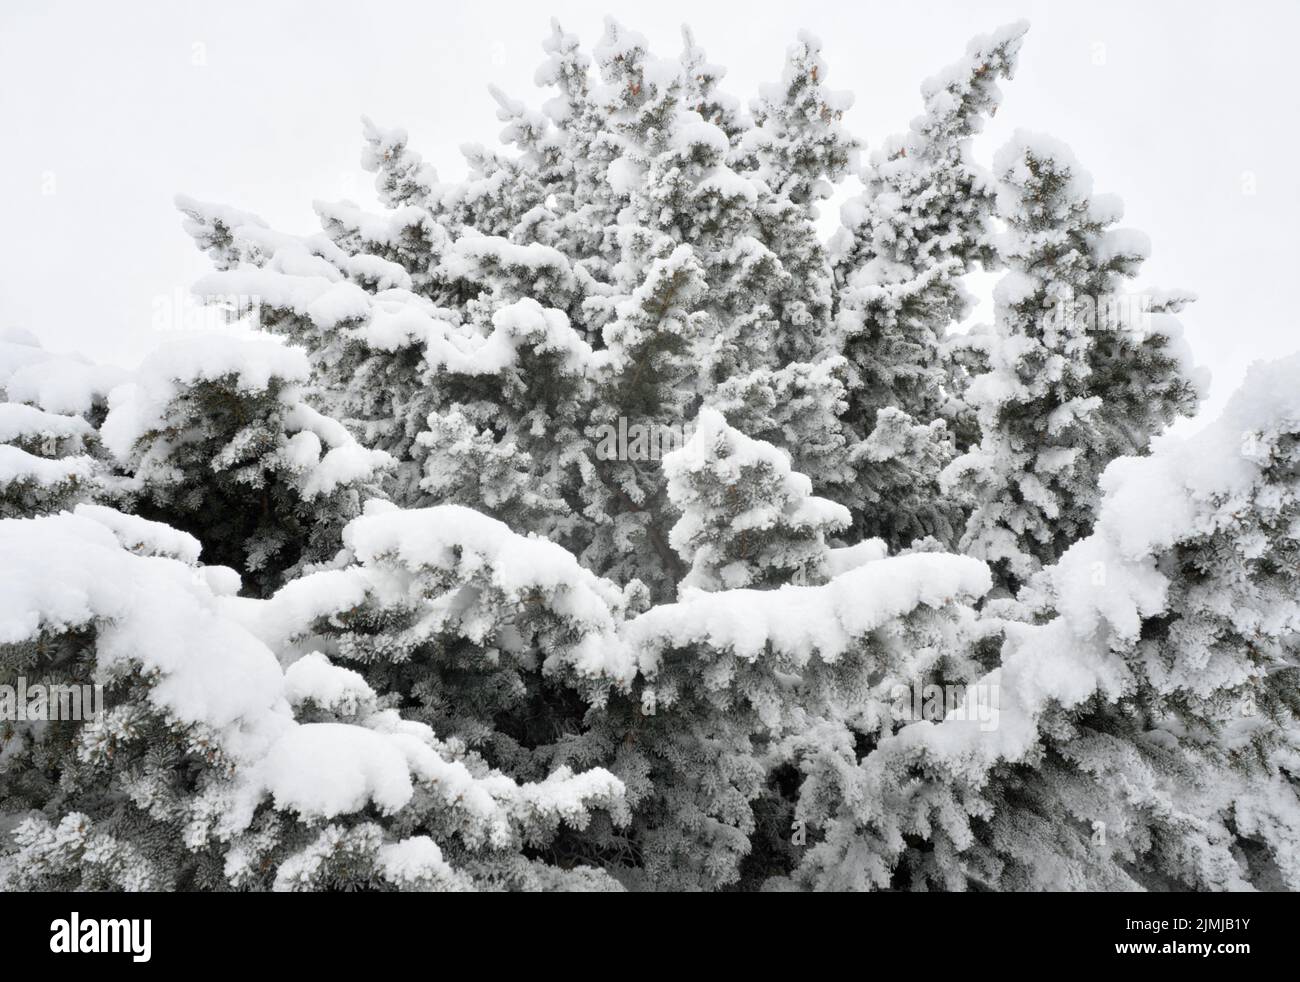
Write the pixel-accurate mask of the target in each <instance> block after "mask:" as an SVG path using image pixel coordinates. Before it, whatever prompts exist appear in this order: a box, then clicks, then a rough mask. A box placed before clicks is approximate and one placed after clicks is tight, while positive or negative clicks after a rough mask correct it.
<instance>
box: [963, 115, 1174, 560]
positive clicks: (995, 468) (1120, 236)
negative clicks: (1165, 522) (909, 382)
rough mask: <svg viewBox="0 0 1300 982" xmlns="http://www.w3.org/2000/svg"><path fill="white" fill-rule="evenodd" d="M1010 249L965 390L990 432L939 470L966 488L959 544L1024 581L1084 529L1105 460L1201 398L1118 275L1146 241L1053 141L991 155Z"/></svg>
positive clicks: (1158, 299)
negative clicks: (992, 325) (979, 358)
mask: <svg viewBox="0 0 1300 982" xmlns="http://www.w3.org/2000/svg"><path fill="white" fill-rule="evenodd" d="M995 169H996V171H997V176H998V179H999V181H1000V182H1001V183H1000V185H999V188H1000V190H999V193H998V213H999V217H1001V218H1002V220H1003V221H1005V222H1006V224H1007V233H1006V235H1005V237H1004V239H1003V241H1002V242H1001V244H1000V246H1001V252H1002V254H1003V256H1004V258H1005V261H1006V262H1007V264H1008V265H1009V266H1010V270H1009V272H1008V273H1007V274H1006V275H1005V276H1004V277H1003V279H1002V280H1001V281H1000V282H999V284H998V287H997V290H996V292H995V297H994V299H995V304H996V319H997V329H996V334H995V336H994V337H993V338H992V339H991V342H990V346H989V370H988V371H987V372H985V373H984V374H982V375H980V376H978V377H977V378H976V379H975V380H974V381H973V382H972V383H971V388H970V393H969V396H970V399H971V402H972V403H973V404H974V405H975V406H976V407H977V408H978V412H979V423H980V431H981V438H980V443H979V445H978V446H977V447H975V448H972V449H971V450H970V451H969V452H968V453H966V454H965V455H963V456H962V457H961V458H960V459H958V460H956V461H955V462H953V464H952V465H950V467H949V468H948V469H947V470H946V471H945V473H944V475H943V479H944V486H945V488H947V489H949V490H951V491H954V492H963V491H964V492H966V493H969V494H970V495H971V498H972V500H973V504H974V512H973V513H972V514H971V516H970V519H969V520H968V522H967V525H966V529H965V533H964V534H963V536H962V541H961V548H962V549H963V550H964V551H966V552H968V553H969V554H971V555H974V556H978V557H980V558H981V559H986V560H988V561H989V562H990V563H992V564H994V565H995V567H996V568H997V569H998V571H999V573H1000V574H1001V576H1002V578H1003V579H1004V582H1007V583H1009V584H1013V585H1014V584H1016V583H1019V582H1023V581H1024V579H1025V578H1027V577H1028V576H1029V575H1031V574H1032V573H1033V572H1034V571H1035V570H1036V569H1037V568H1038V567H1039V566H1040V565H1042V564H1044V563H1048V564H1050V563H1052V562H1054V561H1055V560H1056V559H1058V558H1059V557H1060V556H1061V554H1062V553H1063V552H1064V551H1065V549H1066V548H1067V547H1068V546H1069V545H1070V543H1072V542H1074V541H1076V540H1077V539H1079V538H1082V537H1083V536H1086V535H1087V534H1088V532H1089V531H1090V529H1091V527H1092V522H1093V520H1094V519H1095V517H1096V509H1097V504H1098V500H1099V497H1098V491H1097V481H1098V478H1099V476H1100V474H1101V472H1102V470H1103V469H1104V468H1105V467H1106V465H1107V464H1108V463H1110V461H1111V460H1113V459H1114V458H1115V457H1118V456H1120V455H1123V454H1140V453H1143V452H1145V451H1146V448H1147V445H1148V444H1149V442H1150V440H1151V438H1152V436H1154V435H1156V434H1157V433H1159V432H1160V431H1161V430H1162V429H1163V428H1164V427H1165V426H1167V425H1168V424H1169V423H1170V422H1172V421H1173V419H1174V418H1175V417H1177V416H1178V415H1180V414H1182V413H1187V412H1190V411H1191V410H1192V409H1193V408H1194V407H1195V405H1196V401H1197V398H1198V391H1197V389H1198V385H1197V375H1196V373H1195V372H1194V370H1192V369H1191V367H1190V366H1189V364H1188V362H1189V360H1190V359H1189V357H1188V356H1187V354H1186V353H1185V346H1184V345H1183V343H1182V331H1181V328H1180V326H1179V325H1178V323H1177V321H1176V320H1175V319H1174V318H1173V316H1172V313H1173V312H1174V311H1176V310H1177V309H1178V308H1179V306H1180V305H1181V304H1182V302H1183V301H1184V300H1185V299H1186V298H1185V297H1182V296H1178V295H1169V296H1166V295H1160V296H1154V297H1153V296H1150V295H1147V296H1135V295H1130V294H1126V293H1125V292H1124V285H1125V283H1126V281H1127V279H1128V278H1129V277H1131V276H1132V275H1133V274H1134V273H1135V272H1136V270H1137V268H1138V266H1139V265H1140V264H1141V262H1142V261H1143V260H1144V259H1145V257H1146V255H1147V253H1148V251H1149V242H1148V240H1147V238H1146V236H1144V235H1142V234H1141V233H1137V232H1134V231H1132V230H1129V229H1120V228H1114V227H1113V226H1114V224H1115V223H1116V222H1117V221H1118V220H1119V218H1120V217H1121V214H1122V209H1121V206H1120V204H1119V202H1118V201H1117V200H1115V199H1114V198H1113V197H1094V196H1093V195H1092V193H1091V184H1092V181H1091V178H1090V177H1089V176H1088V174H1087V173H1086V172H1085V171H1083V170H1082V169H1081V168H1080V167H1079V165H1078V163H1077V162H1076V161H1075V160H1074V158H1073V156H1072V155H1071V154H1070V152H1069V150H1068V149H1066V148H1065V147H1064V146H1063V145H1061V144H1060V143H1058V142H1057V141H1054V140H1050V139H1048V138H1045V137H1040V136H1035V135H1032V134H1027V133H1017V134H1016V135H1015V137H1013V139H1012V141H1011V142H1010V143H1009V144H1008V145H1007V146H1005V147H1004V148H1003V149H1002V150H1001V151H1000V152H999V153H998V156H997V160H996V161H995Z"/></svg>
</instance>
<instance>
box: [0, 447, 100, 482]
mask: <svg viewBox="0 0 1300 982" xmlns="http://www.w3.org/2000/svg"><path fill="white" fill-rule="evenodd" d="M94 475H95V462H94V461H93V460H92V459H91V458H90V457H62V458H60V459H58V460H50V459H49V458H47V457H37V456H36V455H35V454H29V453H28V452H27V451H26V450H20V449H19V448H18V447H11V446H8V445H0V487H3V486H4V485H7V484H35V485H38V486H40V487H43V488H54V487H58V486H59V485H61V484H68V483H70V482H73V481H89V480H91V479H92V478H93V477H94Z"/></svg>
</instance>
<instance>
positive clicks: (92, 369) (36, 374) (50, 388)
mask: <svg viewBox="0 0 1300 982" xmlns="http://www.w3.org/2000/svg"><path fill="white" fill-rule="evenodd" d="M129 377H130V375H129V373H128V372H127V371H126V370H124V369H121V368H117V367H115V366H113V365H94V364H89V363H87V362H84V361H80V360H78V359H76V358H58V357H56V358H50V359H48V360H45V361H39V362H34V363H32V364H28V365H24V366H23V367H21V368H19V369H18V370H17V371H15V372H14V373H13V374H12V375H10V376H9V379H8V381H7V382H3V385H4V388H5V390H6V391H7V392H8V394H9V398H10V399H12V400H14V401H15V402H29V403H32V404H33V405H36V406H40V407H41V408H42V409H44V410H46V411H47V412H51V413H61V414H68V415H74V414H79V413H87V412H89V411H90V410H91V408H92V407H93V406H94V405H95V404H96V403H102V402H103V401H104V400H105V399H106V398H107V396H108V393H109V392H110V391H112V389H113V388H114V387H115V386H118V385H121V384H122V383H123V382H124V381H126V380H127V379H128V378H129Z"/></svg>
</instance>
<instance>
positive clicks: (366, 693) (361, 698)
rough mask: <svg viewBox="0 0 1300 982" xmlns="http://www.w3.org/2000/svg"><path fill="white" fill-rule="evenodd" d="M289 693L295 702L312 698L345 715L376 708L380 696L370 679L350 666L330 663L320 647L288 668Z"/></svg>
mask: <svg viewBox="0 0 1300 982" xmlns="http://www.w3.org/2000/svg"><path fill="white" fill-rule="evenodd" d="M284 685H285V695H286V696H287V697H288V699H289V702H290V703H291V704H292V705H294V706H300V705H302V704H303V703H305V702H307V701H308V700H310V701H312V702H314V703H315V704H316V705H318V706H320V707H321V708H322V709H330V710H333V711H334V712H336V713H339V714H340V715H343V716H356V715H358V714H359V713H361V712H363V711H365V710H367V709H369V710H370V711H372V712H373V710H374V709H375V701H376V696H375V693H374V690H373V689H371V688H370V686H369V685H368V684H367V683H366V680H365V679H364V678H362V677H361V676H360V675H359V674H357V673H356V672H354V671H352V670H351V669H350V668H343V667H342V666H340V665H332V664H330V660H329V659H328V658H326V657H325V655H323V654H321V653H320V652H319V651H312V652H308V653H307V654H305V655H303V656H302V657H301V658H299V659H298V660H297V661H295V662H294V663H293V664H292V665H290V666H289V667H288V669H286V671H285V673H284Z"/></svg>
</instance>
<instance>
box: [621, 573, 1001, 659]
mask: <svg viewBox="0 0 1300 982" xmlns="http://www.w3.org/2000/svg"><path fill="white" fill-rule="evenodd" d="M991 585H992V580H991V577H990V575H989V570H988V567H987V566H985V565H984V563H982V562H980V561H979V560H977V559H971V558H969V557H966V556H950V555H944V554H939V553H921V554H916V555H910V556H896V557H894V558H892V559H880V560H878V561H876V562H870V563H868V564H867V565H865V566H859V567H858V568H856V569H851V570H849V571H848V572H846V573H841V574H840V575H839V576H836V577H835V578H834V579H832V580H831V581H830V582H829V583H826V584H824V585H822V586H809V587H800V586H784V587H781V588H780V589H777V590H727V591H724V592H721V593H697V594H695V595H693V596H691V597H689V598H687V599H686V600H683V601H680V602H678V603H675V604H662V605H660V606H657V607H654V608H652V609H651V610H648V611H646V612H645V613H644V614H641V615H640V616H638V617H636V618H634V619H633V620H631V621H629V622H628V624H627V625H626V627H625V628H624V630H623V639H624V640H625V641H626V642H627V643H628V644H629V645H630V646H631V647H632V648H633V649H634V650H636V651H637V652H638V653H639V656H640V663H641V667H642V671H643V672H645V673H646V674H647V675H653V674H654V672H655V671H656V669H657V666H658V662H659V653H660V652H661V651H663V650H664V649H665V648H670V647H675V648H684V647H686V646H688V645H692V644H707V645H709V646H710V647H713V648H716V649H719V650H730V651H732V652H734V653H735V654H736V655H737V656H739V657H742V658H746V659H749V660H751V661H752V660H754V659H757V658H758V657H760V656H761V655H762V654H763V653H764V651H765V650H767V648H768V647H769V646H770V647H771V648H772V650H774V651H775V652H777V653H778V654H781V655H784V656H787V657H789V658H791V659H792V660H793V661H795V662H796V663H797V664H805V663H806V662H807V661H808V660H809V659H810V658H812V657H813V656H814V655H815V656H817V657H818V658H820V659H821V660H823V661H827V662H833V661H835V660H836V659H837V658H839V657H840V656H841V655H842V654H844V653H845V652H846V651H848V650H849V648H850V647H851V646H852V645H853V644H854V643H855V642H856V641H858V640H859V639H860V638H862V637H863V636H865V635H866V634H868V633H870V632H871V631H874V630H876V629H877V628H879V627H882V626H884V625H885V624H887V623H888V622H889V621H890V620H892V619H894V618H897V617H902V616H904V615H905V614H907V613H908V612H909V611H911V610H912V609H914V608H915V607H916V606H918V605H919V604H926V605H927V606H930V607H941V606H944V605H946V604H949V603H953V602H955V601H959V600H971V599H974V598H976V597H979V596H982V595H983V594H984V593H985V592H986V591H987V590H988V589H989V588H990V586H991Z"/></svg>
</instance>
